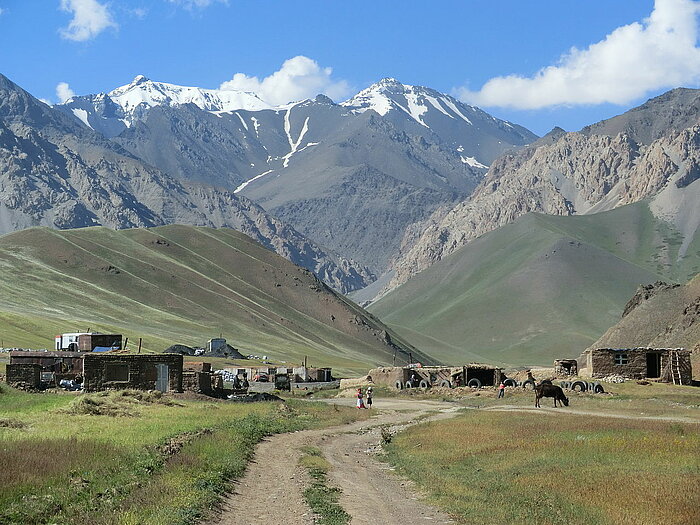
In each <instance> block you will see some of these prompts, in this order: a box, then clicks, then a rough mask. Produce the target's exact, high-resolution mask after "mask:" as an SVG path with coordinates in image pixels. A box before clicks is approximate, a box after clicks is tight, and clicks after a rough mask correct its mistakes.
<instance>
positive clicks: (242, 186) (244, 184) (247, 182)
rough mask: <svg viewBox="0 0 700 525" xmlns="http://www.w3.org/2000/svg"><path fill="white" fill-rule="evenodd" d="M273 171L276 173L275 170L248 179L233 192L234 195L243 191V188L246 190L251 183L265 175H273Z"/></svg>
mask: <svg viewBox="0 0 700 525" xmlns="http://www.w3.org/2000/svg"><path fill="white" fill-rule="evenodd" d="M273 171H275V170H267V171H266V172H264V173H261V174H260V175H256V176H255V177H253V178H252V179H248V180H247V181H245V182H244V183H243V184H241V185H240V186H238V188H236V189H235V190H233V193H238V192H239V191H241V190H242V189H243V188H245V187H246V186H247V185H248V184H250V183H251V182H253V181H254V180H258V179H259V178H260V177H264V176H265V175H267V174H268V173H272V172H273Z"/></svg>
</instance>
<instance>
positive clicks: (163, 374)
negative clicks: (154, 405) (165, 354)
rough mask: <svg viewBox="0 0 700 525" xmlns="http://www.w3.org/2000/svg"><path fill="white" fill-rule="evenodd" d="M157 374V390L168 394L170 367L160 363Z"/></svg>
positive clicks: (157, 366)
mask: <svg viewBox="0 0 700 525" xmlns="http://www.w3.org/2000/svg"><path fill="white" fill-rule="evenodd" d="M156 372H157V373H158V375H157V377H156V390H159V391H161V392H167V391H168V383H169V376H170V374H169V369H168V365H166V364H163V363H158V364H157V365H156Z"/></svg>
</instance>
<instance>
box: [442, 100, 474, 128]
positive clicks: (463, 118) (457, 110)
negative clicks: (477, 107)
mask: <svg viewBox="0 0 700 525" xmlns="http://www.w3.org/2000/svg"><path fill="white" fill-rule="evenodd" d="M441 100H442V102H443V103H444V104H445V105H446V106H447V107H448V108H450V109H451V110H452V111H454V112H455V113H456V114H457V115H459V116H460V117H461V118H462V120H464V121H465V122H467V123H468V124H471V123H472V121H471V120H469V119H468V118H467V117H465V116H464V115H463V114H462V112H461V111H459V109H458V108H457V106H456V104H455V103H454V102H452V101H451V100H450V99H449V98H446V97H443V98H442V99H441Z"/></svg>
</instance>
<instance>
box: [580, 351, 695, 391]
mask: <svg viewBox="0 0 700 525" xmlns="http://www.w3.org/2000/svg"><path fill="white" fill-rule="evenodd" d="M671 352H678V356H679V361H680V365H681V366H680V371H681V379H682V383H683V384H690V381H691V380H692V369H691V364H690V352H688V351H684V350H674V349H666V348H622V349H620V348H596V349H592V350H589V351H588V355H587V356H586V362H587V368H588V370H589V371H590V374H591V377H598V378H600V377H606V376H613V375H614V376H622V377H626V378H629V379H643V378H646V377H649V376H648V368H647V355H648V354H656V355H659V356H660V367H659V368H660V372H663V369H664V367H665V366H666V364H667V363H668V359H669V356H670V355H671ZM616 356H617V361H616ZM625 357H626V363H620V359H621V358H622V359H625ZM660 375H661V374H659V376H660ZM655 377H658V376H655Z"/></svg>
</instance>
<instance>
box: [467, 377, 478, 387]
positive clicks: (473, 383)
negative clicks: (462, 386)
mask: <svg viewBox="0 0 700 525" xmlns="http://www.w3.org/2000/svg"><path fill="white" fill-rule="evenodd" d="M467 386H468V387H469V388H481V381H479V380H478V379H477V378H476V377H472V378H471V379H470V380H469V381H467Z"/></svg>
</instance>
